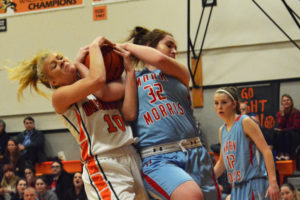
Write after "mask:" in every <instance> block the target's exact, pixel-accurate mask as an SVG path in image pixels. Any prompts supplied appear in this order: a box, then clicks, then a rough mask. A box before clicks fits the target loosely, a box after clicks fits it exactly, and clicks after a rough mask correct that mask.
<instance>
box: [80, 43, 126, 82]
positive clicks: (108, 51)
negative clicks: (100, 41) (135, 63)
mask: <svg viewBox="0 0 300 200" xmlns="http://www.w3.org/2000/svg"><path fill="white" fill-rule="evenodd" d="M101 52H102V56H103V60H104V65H105V69H106V82H110V81H113V80H117V79H119V78H121V75H122V73H123V71H124V64H123V58H122V56H120V55H118V54H117V53H115V52H114V51H113V48H112V47H110V46H103V47H101ZM84 65H85V66H87V67H88V68H89V67H90V56H89V54H88V55H87V56H86V57H85V61H84Z"/></svg>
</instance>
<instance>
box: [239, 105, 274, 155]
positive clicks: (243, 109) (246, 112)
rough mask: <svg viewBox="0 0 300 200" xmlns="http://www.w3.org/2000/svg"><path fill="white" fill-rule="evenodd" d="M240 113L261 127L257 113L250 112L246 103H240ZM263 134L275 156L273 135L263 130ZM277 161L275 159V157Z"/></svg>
mask: <svg viewBox="0 0 300 200" xmlns="http://www.w3.org/2000/svg"><path fill="white" fill-rule="evenodd" d="M239 104H240V111H241V114H242V115H248V116H249V117H250V118H251V119H253V120H254V121H255V122H256V123H257V124H258V125H259V126H260V123H259V119H258V117H257V115H256V114H255V113H251V112H250V111H249V108H248V105H247V104H246V103H245V102H240V103H239ZM262 133H263V136H264V137H265V140H266V142H267V144H268V146H269V147H270V148H271V150H272V153H273V155H274V152H273V143H274V141H273V138H272V137H271V134H269V133H265V131H263V130H262ZM274 159H275V157H274Z"/></svg>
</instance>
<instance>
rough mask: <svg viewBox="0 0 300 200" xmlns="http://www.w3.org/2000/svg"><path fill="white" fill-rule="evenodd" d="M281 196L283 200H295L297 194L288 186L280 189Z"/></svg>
mask: <svg viewBox="0 0 300 200" xmlns="http://www.w3.org/2000/svg"><path fill="white" fill-rule="evenodd" d="M280 195H281V199H282V200H294V199H295V198H294V196H295V194H294V193H293V192H292V191H291V190H290V188H289V187H287V186H282V187H281V189H280Z"/></svg>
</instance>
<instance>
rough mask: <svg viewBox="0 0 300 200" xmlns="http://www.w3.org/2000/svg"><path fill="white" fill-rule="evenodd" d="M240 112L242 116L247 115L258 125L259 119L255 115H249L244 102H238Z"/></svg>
mask: <svg viewBox="0 0 300 200" xmlns="http://www.w3.org/2000/svg"><path fill="white" fill-rule="evenodd" d="M240 111H241V114H242V115H248V116H249V117H250V118H251V119H253V120H254V121H255V122H256V123H257V124H259V119H258V117H257V116H256V114H255V113H251V112H250V111H249V109H248V105H247V104H246V103H245V102H240Z"/></svg>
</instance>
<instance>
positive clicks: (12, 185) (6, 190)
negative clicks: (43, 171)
mask: <svg viewBox="0 0 300 200" xmlns="http://www.w3.org/2000/svg"><path fill="white" fill-rule="evenodd" d="M3 172H4V176H3V178H2V181H1V185H0V186H1V188H0V195H2V196H4V199H5V200H10V198H11V195H12V194H13V193H14V192H16V182H17V181H18V179H19V177H17V176H16V175H15V172H14V169H13V166H12V165H10V164H6V165H4V167H3Z"/></svg>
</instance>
